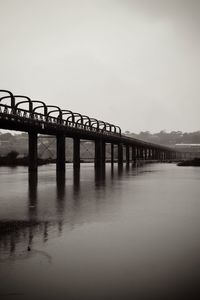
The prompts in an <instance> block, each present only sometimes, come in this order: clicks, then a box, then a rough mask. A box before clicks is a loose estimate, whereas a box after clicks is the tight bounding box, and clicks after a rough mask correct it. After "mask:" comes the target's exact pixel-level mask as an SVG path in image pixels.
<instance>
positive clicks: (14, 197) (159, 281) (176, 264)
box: [0, 164, 200, 300]
mask: <svg viewBox="0 0 200 300" xmlns="http://www.w3.org/2000/svg"><path fill="white" fill-rule="evenodd" d="M55 173H56V172H55V165H48V166H42V167H40V168H39V175H38V184H37V180H36V178H32V177H31V178H30V179H29V181H28V176H27V169H26V168H23V167H17V168H13V169H12V168H0V191H1V194H0V299H20V300H21V299H49V300H51V299H59V300H62V299H70V300H79V299H89V300H90V299H93V300H96V299H103V300H104V299H105V300H107V299H108V300H109V299H115V300H118V299H120V300H121V299H134V300H143V299H148V300H149V299H156V300H157V299H183V298H186V299H198V298H199V297H198V296H196V295H197V293H198V292H199V289H198V286H199V279H200V271H199V270H200V235H199V228H200V187H199V184H200V168H192V167H177V166H175V165H173V164H149V165H145V166H143V167H140V168H137V169H136V168H132V167H130V168H129V169H127V168H125V167H124V169H123V170H120V171H119V170H118V169H117V167H115V168H114V169H113V170H112V169H111V168H110V166H109V164H108V165H107V166H106V175H105V178H104V179H102V178H99V177H98V176H96V177H95V174H94V167H93V166H92V165H91V164H84V165H81V173H80V178H79V175H77V174H73V169H72V165H70V164H68V165H67V170H66V179H65V181H63V180H61V179H59V178H58V180H57V181H56V176H55V175H56V174H55ZM79 179H80V180H79ZM28 247H30V248H29V249H30V251H28Z"/></svg>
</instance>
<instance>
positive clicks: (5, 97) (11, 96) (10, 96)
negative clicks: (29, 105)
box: [0, 90, 15, 108]
mask: <svg viewBox="0 0 200 300" xmlns="http://www.w3.org/2000/svg"><path fill="white" fill-rule="evenodd" d="M0 93H6V94H9V96H3V97H1V98H0V102H1V100H3V99H8V98H10V100H11V107H12V108H14V107H15V97H14V95H13V93H11V92H10V91H8V90H0Z"/></svg>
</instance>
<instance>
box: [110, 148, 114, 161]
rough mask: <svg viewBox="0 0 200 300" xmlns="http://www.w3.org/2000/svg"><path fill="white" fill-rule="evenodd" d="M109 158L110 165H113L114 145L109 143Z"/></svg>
mask: <svg viewBox="0 0 200 300" xmlns="http://www.w3.org/2000/svg"><path fill="white" fill-rule="evenodd" d="M110 146H111V157H110V161H111V164H112V165H113V164H114V144H113V143H111V145H110Z"/></svg>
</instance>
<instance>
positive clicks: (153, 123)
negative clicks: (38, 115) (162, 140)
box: [0, 0, 200, 132]
mask: <svg viewBox="0 0 200 300" xmlns="http://www.w3.org/2000/svg"><path fill="white" fill-rule="evenodd" d="M0 53H1V55H0V88H2V89H9V90H11V91H13V92H14V93H15V94H24V95H27V96H30V97H32V98H35V99H40V100H44V101H45V102H46V103H47V104H56V105H59V106H60V107H61V108H63V109H71V110H74V111H76V112H80V113H83V114H87V115H89V116H91V117H96V118H99V119H102V120H105V121H108V122H111V123H114V124H116V125H120V126H121V128H122V130H123V131H125V130H130V131H131V132H140V131H146V130H148V131H152V132H156V131H160V130H162V129H165V130H167V131H171V130H182V131H196V130H200V118H199V111H200V55H199V53H200V1H199V0H197V1H195V0H188V1H184V0H180V1H179V0H173V1H171V0H165V1H162V0H53V1H52V0H17V1H13V0H0Z"/></svg>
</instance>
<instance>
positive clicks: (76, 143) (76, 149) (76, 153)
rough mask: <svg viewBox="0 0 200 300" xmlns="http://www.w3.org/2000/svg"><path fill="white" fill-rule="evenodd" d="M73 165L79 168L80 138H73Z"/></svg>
mask: <svg viewBox="0 0 200 300" xmlns="http://www.w3.org/2000/svg"><path fill="white" fill-rule="evenodd" d="M73 167H74V169H80V139H79V138H74V139H73Z"/></svg>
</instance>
